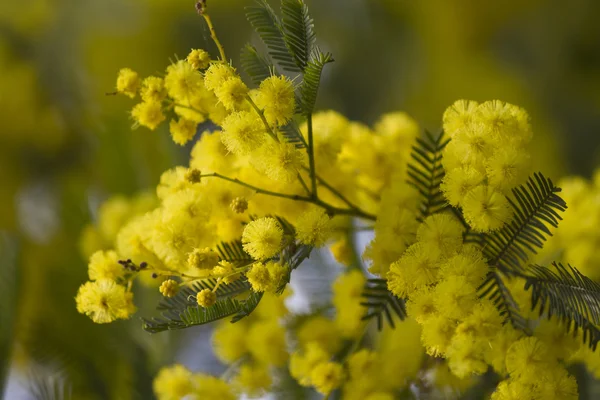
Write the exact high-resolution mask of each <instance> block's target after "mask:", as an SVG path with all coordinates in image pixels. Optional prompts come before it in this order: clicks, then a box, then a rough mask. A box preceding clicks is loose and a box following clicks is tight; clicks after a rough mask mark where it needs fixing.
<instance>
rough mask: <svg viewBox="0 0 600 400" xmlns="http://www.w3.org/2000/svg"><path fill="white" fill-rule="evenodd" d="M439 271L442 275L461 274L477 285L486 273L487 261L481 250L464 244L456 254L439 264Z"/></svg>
mask: <svg viewBox="0 0 600 400" xmlns="http://www.w3.org/2000/svg"><path fill="white" fill-rule="evenodd" d="M440 273H441V274H442V276H443V277H449V276H462V277H464V278H465V279H467V281H468V282H469V283H471V284H472V285H474V286H477V287H478V286H479V285H480V284H481V283H482V281H483V278H484V277H485V274H486V273H487V263H486V262H485V260H484V258H483V254H482V253H481V250H479V249H478V248H477V247H475V246H469V245H465V246H463V247H462V249H461V250H460V251H459V252H458V253H457V254H455V255H454V256H452V257H450V258H448V259H447V260H446V261H445V262H444V263H443V264H441V266H440Z"/></svg>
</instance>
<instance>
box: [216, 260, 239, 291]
mask: <svg viewBox="0 0 600 400" xmlns="http://www.w3.org/2000/svg"><path fill="white" fill-rule="evenodd" d="M211 274H212V275H213V276H215V277H219V279H222V280H223V283H225V284H226V285H228V284H230V283H231V282H235V281H237V280H238V279H240V277H241V276H242V275H241V273H240V272H236V269H235V266H234V265H233V264H232V263H230V262H229V261H225V260H222V261H219V263H218V264H217V266H216V267H214V268H213V269H212V272H211Z"/></svg>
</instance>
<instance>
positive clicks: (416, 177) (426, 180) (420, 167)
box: [407, 131, 450, 220]
mask: <svg viewBox="0 0 600 400" xmlns="http://www.w3.org/2000/svg"><path fill="white" fill-rule="evenodd" d="M449 141H450V139H446V138H445V137H444V131H442V132H441V133H440V134H439V135H438V136H437V138H436V137H434V136H433V135H432V134H431V133H429V132H428V131H425V137H424V138H417V144H416V145H415V146H413V147H412V152H411V158H412V161H411V162H409V163H408V172H407V173H408V183H409V184H410V185H412V186H414V187H415V189H417V190H418V191H419V194H420V195H421V206H420V216H419V219H420V220H424V219H425V218H427V217H428V216H430V215H432V214H435V213H437V212H439V211H441V210H443V209H444V208H445V207H446V200H445V199H444V195H443V193H442V192H441V191H440V184H441V183H442V179H444V167H443V166H442V152H443V150H444V148H445V147H446V145H447V144H448V142H449Z"/></svg>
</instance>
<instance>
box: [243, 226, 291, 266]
mask: <svg viewBox="0 0 600 400" xmlns="http://www.w3.org/2000/svg"><path fill="white" fill-rule="evenodd" d="M282 241H283V229H282V228H281V226H280V225H279V222H277V220H276V219H275V218H271V217H265V218H259V219H257V220H254V221H251V222H250V223H248V225H246V227H245V228H244V233H243V234H242V244H243V246H244V250H245V251H246V253H248V254H250V255H251V256H252V257H253V258H254V259H255V260H264V259H267V258H271V257H273V256H274V255H276V254H277V253H278V252H279V251H280V250H281V246H282Z"/></svg>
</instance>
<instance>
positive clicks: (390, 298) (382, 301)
mask: <svg viewBox="0 0 600 400" xmlns="http://www.w3.org/2000/svg"><path fill="white" fill-rule="evenodd" d="M361 296H362V297H363V298H364V299H365V301H363V302H361V303H360V304H361V305H362V306H363V307H365V308H366V313H365V315H364V316H363V317H362V318H361V319H362V320H363V321H366V320H371V319H373V318H376V319H377V329H378V330H382V329H383V320H384V316H385V320H386V321H387V323H388V324H389V325H390V326H391V327H392V328H395V327H396V325H395V323H394V317H398V318H399V319H400V320H401V321H402V320H404V319H405V318H406V305H405V302H404V300H403V299H399V298H398V297H396V296H394V294H393V293H392V292H390V291H389V290H388V288H387V281H386V280H385V279H379V278H373V279H368V280H367V282H365V286H364V288H363V292H362V294H361Z"/></svg>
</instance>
